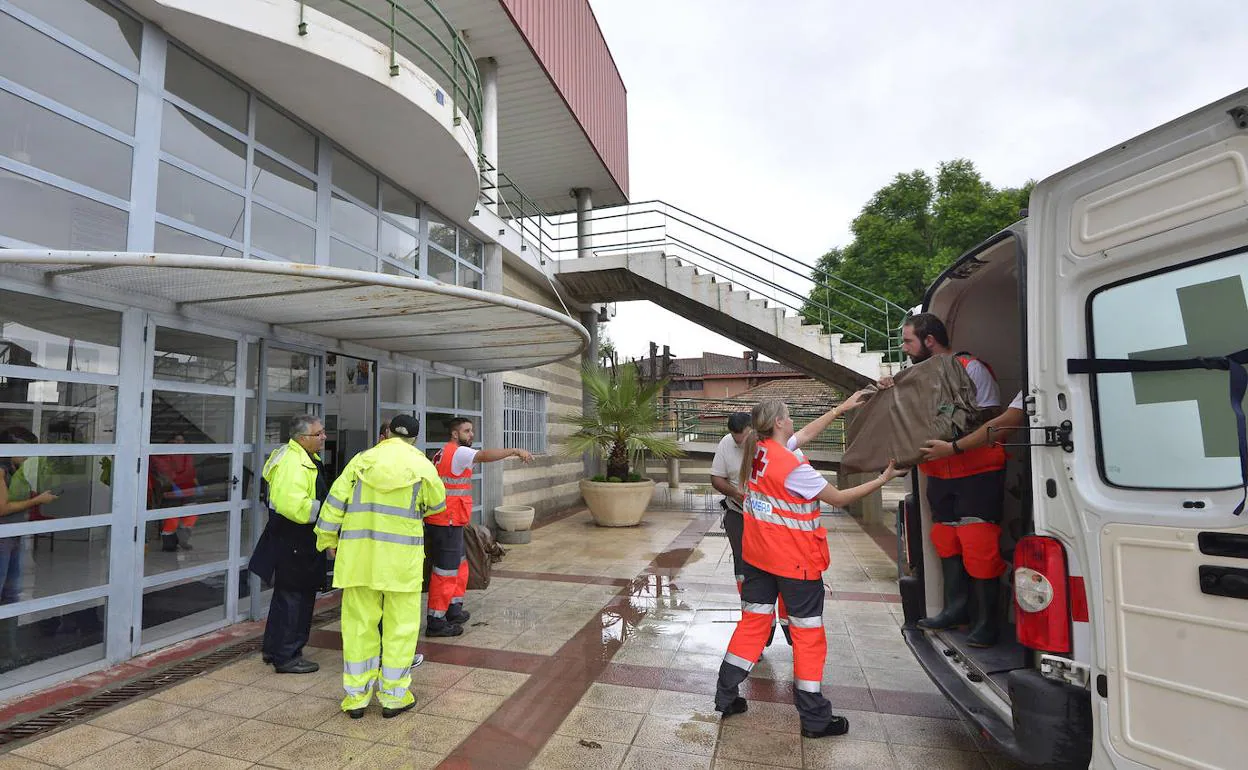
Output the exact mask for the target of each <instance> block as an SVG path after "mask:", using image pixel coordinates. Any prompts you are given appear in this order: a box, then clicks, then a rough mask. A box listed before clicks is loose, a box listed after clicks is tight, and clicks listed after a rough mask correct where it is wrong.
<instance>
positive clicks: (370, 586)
mask: <svg viewBox="0 0 1248 770" xmlns="http://www.w3.org/2000/svg"><path fill="white" fill-rule="evenodd" d="M419 432H420V422H419V421H418V420H417V419H416V418H415V417H412V416H411V415H406V414H402V415H398V416H397V417H395V418H394V419H393V420H391V421H390V438H388V439H386V440H384V441H382V442H381V443H380V444H378V445H377V446H375V447H373V448H372V449H369V450H366V451H364V452H361V453H359V454H358V455H356V456H355V457H354V458H352V460H351V462H349V463H348V464H347V467H346V468H345V469H344V470H343V472H342V475H341V476H339V477H338V480H337V481H335V482H334V484H333V486H332V487H330V490H329V496H328V497H327V498H326V499H325V504H324V505H323V506H322V507H321V517H320V520H319V521H317V524H316V547H317V548H318V549H320V550H322V551H329V552H330V554H331V555H334V556H336V561H335V567H334V587H335V588H341V589H342V685H343V689H345V690H346V697H345V698H343V700H342V710H343V711H345V712H347V714H348V715H349V716H350V717H351V718H352V719H359V718H360V717H362V716H364V709H365V708H366V707H367V706H368V704H369V702H370V701H371V700H372V694H373V693H372V691H373V689H374V688H376V689H377V699H378V700H379V701H381V705H382V712H381V715H382V716H383V717H384V718H386V719H389V718H391V717H394V716H398V715H399V714H402V713H403V712H404V711H407V710H408V709H410V708H411V707H412V706H414V705H415V704H416V699H415V698H414V697H413V696H412V694H411V692H410V691H409V690H408V687H409V686H410V685H411V683H412V676H411V671H412V658H413V655H414V654H415V652H416V642H417V639H418V638H419V635H420V621H421V611H420V591H421V583H422V582H423V580H424V558H425V547H424V546H425V539H424V523H423V519H424V517H425V516H426V515H434V514H438V513H442V512H444V511H445V510H446V488H445V487H444V486H443V484H442V480H441V479H439V478H438V471H437V469H436V468H434V467H433V464H432V463H430V462H429V460H428V459H427V458H426V457H425V455H424V453H423V452H421V451H420V450H419V449H417V448H416V447H415V446H414V444H415V441H416V436H417V434H418V433H419ZM378 623H380V624H381V630H380V633H379V632H378Z"/></svg>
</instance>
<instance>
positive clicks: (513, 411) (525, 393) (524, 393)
mask: <svg viewBox="0 0 1248 770" xmlns="http://www.w3.org/2000/svg"><path fill="white" fill-rule="evenodd" d="M549 400H550V399H549V393H547V392H546V391H544V390H536V389H534V388H526V387H524V386H521V385H512V384H510V383H503V443H504V444H506V445H507V446H516V447H520V448H522V449H527V450H529V451H530V452H545V451H546V450H547V448H548V437H547V435H546V421H547V405H548V404H549ZM509 402H510V403H509ZM518 402H520V403H518ZM530 402H536V404H535V405H533V404H531V403H530Z"/></svg>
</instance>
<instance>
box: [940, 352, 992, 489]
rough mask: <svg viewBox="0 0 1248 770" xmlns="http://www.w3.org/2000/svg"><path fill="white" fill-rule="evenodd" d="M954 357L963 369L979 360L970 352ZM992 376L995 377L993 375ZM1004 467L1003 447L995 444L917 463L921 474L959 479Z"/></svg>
mask: <svg viewBox="0 0 1248 770" xmlns="http://www.w3.org/2000/svg"><path fill="white" fill-rule="evenodd" d="M956 357H957V359H958V363H960V364H962V368H964V369H965V368H966V367H967V366H968V365H969V364H970V363H971V362H972V361H978V360H979V359H977V358H975V356H973V355H971V354H970V353H959V354H957V356H956ZM980 363H981V364H984V366H988V364H986V363H984V362H983V361H980ZM988 373H989V374H992V367H988ZM993 376H994V377H995V375H993ZM1004 469H1005V447H1003V446H1000V445H995V444H988V445H986V446H981V447H976V448H975V449H968V450H966V451H965V452H962V453H961V454H955V455H950V456H949V457H946V458H944V459H942V460H932V461H931V462H926V463H922V464H920V465H919V470H920V471H922V472H923V475H925V476H930V477H932V478H938V479H961V478H965V477H967V476H978V475H979V474H981V473H990V472H992V471H1000V470H1004Z"/></svg>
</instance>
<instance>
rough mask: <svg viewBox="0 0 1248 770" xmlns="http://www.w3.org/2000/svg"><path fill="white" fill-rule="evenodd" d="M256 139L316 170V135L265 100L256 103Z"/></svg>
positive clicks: (296, 161) (307, 167) (309, 169)
mask: <svg viewBox="0 0 1248 770" xmlns="http://www.w3.org/2000/svg"><path fill="white" fill-rule="evenodd" d="M256 141H258V142H260V143H261V144H263V145H264V146H265V147H268V148H269V149H272V150H275V151H276V152H278V153H279V154H280V155H282V156H283V157H285V158H286V159H287V160H293V161H294V162H295V163H298V164H299V165H300V166H303V167H304V168H306V169H307V170H308V171H313V172H315V171H316V137H315V136H313V135H312V134H311V133H310V132H308V131H305V130H304V129H303V127H302V126H300V125H299V124H298V123H296V122H295V121H293V120H291V119H290V118H287V117H286V116H285V115H282V114H281V113H279V112H278V111H277V110H275V109H273V108H272V107H270V106H269V105H267V104H265V103H264V102H257V103H256Z"/></svg>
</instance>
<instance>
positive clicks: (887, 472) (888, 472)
mask: <svg viewBox="0 0 1248 770" xmlns="http://www.w3.org/2000/svg"><path fill="white" fill-rule="evenodd" d="M904 475H906V471H904V470H897V467H896V464H895V463H892V462H890V463H889V464H888V467H887V468H885V469H884V471H883V472H882V473H881V474H880V475H879V476H876V477H875V478H873V479H871V480H870V481H868V482H867V483H866V484H859V485H858V486H856V487H850V488H849V489H837V488H836V487H835V486H833V485H832V484H829V485H827V486H826V487H824V488H823V491H822V492H820V493H819V494H818V495H817V496H816V498H815V499H817V500H819V502H822V503H827V504H828V505H832V506H835V507H837V508H844V507H845V506H847V505H852V504H854V503H856V502H858V501H859V500H861V499H862V498H864V497H866V496H867V495H869V494H871V493H872V492H874V491H876V490H877V489H879V488H880V487H882V486H884V485H885V484H887V483H888V482H890V481H892V480H893V479H895V478H897V477H899V476H904Z"/></svg>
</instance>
